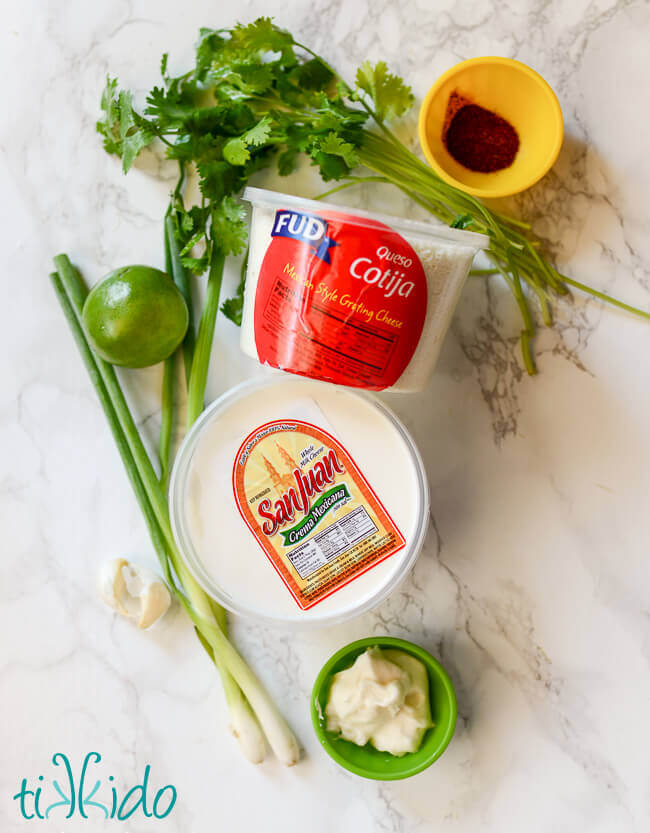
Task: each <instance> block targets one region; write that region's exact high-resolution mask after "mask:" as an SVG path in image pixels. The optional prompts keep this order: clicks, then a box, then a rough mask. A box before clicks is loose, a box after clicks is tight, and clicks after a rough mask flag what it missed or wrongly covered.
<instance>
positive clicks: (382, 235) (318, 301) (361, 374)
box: [255, 209, 427, 390]
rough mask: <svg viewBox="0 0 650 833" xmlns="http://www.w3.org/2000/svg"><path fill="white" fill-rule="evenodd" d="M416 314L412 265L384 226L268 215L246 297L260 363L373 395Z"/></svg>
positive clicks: (420, 291)
mask: <svg viewBox="0 0 650 833" xmlns="http://www.w3.org/2000/svg"><path fill="white" fill-rule="evenodd" d="M426 310H427V283H426V276H425V274H424V269H423V267H422V264H421V262H420V260H419V258H418V256H417V255H416V253H415V251H414V250H413V248H412V247H411V245H410V244H409V243H408V242H407V241H406V240H405V239H404V238H403V237H401V236H400V235H399V234H397V232H395V231H393V229H391V228H390V227H389V226H387V225H385V224H384V223H380V222H378V221H376V220H371V219H366V218H365V217H363V218H361V217H355V216H354V215H349V214H344V213H340V212H334V211H329V210H328V211H323V212H322V213H320V212H319V213H318V214H315V213H313V212H310V213H307V212H299V211H294V210H285V209H281V210H278V211H276V212H275V216H274V221H273V227H272V230H271V239H270V241H269V245H268V248H267V250H266V254H265V256H264V259H263V261H262V265H261V268H260V274H259V278H258V283H257V292H256V296H255V344H256V347H257V352H258V356H259V360H260V361H261V362H262V363H265V364H268V365H270V366H272V367H277V368H280V369H282V370H287V371H290V372H292V373H298V374H300V375H302V376H309V377H311V378H312V379H321V380H323V381H327V382H334V383H335V384H339V385H351V386H353V387H362V388H368V389H371V390H383V389H384V388H388V387H391V385H394V384H395V382H396V381H397V380H398V379H399V377H400V376H401V375H402V373H403V372H404V370H405V368H406V366H407V365H408V363H409V361H410V360H411V357H412V355H413V353H414V351H415V348H416V347H417V344H418V341H419V339H420V335H421V333H422V327H423V326H424V320H425V316H426Z"/></svg>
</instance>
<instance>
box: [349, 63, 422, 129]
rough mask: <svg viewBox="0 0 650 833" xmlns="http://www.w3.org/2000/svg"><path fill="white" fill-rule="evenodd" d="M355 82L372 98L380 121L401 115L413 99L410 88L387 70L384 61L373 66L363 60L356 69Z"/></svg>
mask: <svg viewBox="0 0 650 833" xmlns="http://www.w3.org/2000/svg"><path fill="white" fill-rule="evenodd" d="M356 84H357V88H358V89H360V90H363V92H364V93H366V95H368V96H369V97H370V98H371V99H372V101H373V104H374V107H375V112H376V114H377V118H378V119H379V120H380V121H383V120H384V119H385V120H387V121H390V120H391V119H394V118H399V117H400V116H403V115H404V113H406V111H407V110H408V109H409V108H410V107H411V106H412V104H413V102H414V101H415V98H414V96H413V93H412V92H411V88H410V87H409V86H407V85H406V84H405V83H404V81H402V79H401V78H400V77H399V76H398V75H393V74H392V73H390V72H388V67H387V66H386V62H385V61H378V62H377V63H376V64H375V65H374V67H373V65H372V64H371V63H370V61H364V62H363V63H362V64H361V66H360V67H359V69H358V70H357V75H356Z"/></svg>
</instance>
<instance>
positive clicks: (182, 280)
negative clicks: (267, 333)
mask: <svg viewBox="0 0 650 833" xmlns="http://www.w3.org/2000/svg"><path fill="white" fill-rule="evenodd" d="M182 172H183V168H181V181H182V176H183V173H182ZM165 251H166V252H167V251H168V252H169V261H168V266H167V267H166V268H167V271H168V273H169V274H170V275H171V276H172V278H173V279H174V283H175V284H176V286H177V287H178V288H179V290H180V292H181V295H182V296H183V298H184V299H185V304H186V305H187V311H188V313H189V323H188V325H187V332H186V333H185V337H184V338H183V363H184V366H185V381H186V384H187V385H189V382H190V371H191V368H192V360H193V358H194V345H195V342H196V336H195V332H194V316H193V310H194V303H193V300H192V287H191V285H190V277H189V274H188V272H187V269H186V268H185V267H184V266H183V262H182V260H181V254H180V250H179V248H178V242H177V240H176V234H175V227H174V219H173V217H172V206H171V205H170V207H169V209H168V211H167V214H166V215H165ZM166 260H167V258H166Z"/></svg>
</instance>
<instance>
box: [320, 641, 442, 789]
mask: <svg viewBox="0 0 650 833" xmlns="http://www.w3.org/2000/svg"><path fill="white" fill-rule="evenodd" d="M375 645H376V646H378V647H379V648H398V649H399V650H402V651H405V652H406V653H408V654H412V655H413V656H414V657H416V658H417V659H419V660H420V661H421V662H423V663H424V664H425V666H426V668H427V672H428V674H429V699H430V701H431V717H432V718H433V722H434V726H433V728H432V729H429V730H428V731H427V733H426V734H425V735H424V738H423V740H422V745H421V746H420V748H419V749H418V751H417V752H409V753H407V754H406V755H404V756H403V757H401V758H397V757H395V756H394V755H390V754H389V753H388V752H378V751H377V750H376V749H375V748H374V747H373V746H371V745H370V744H369V743H368V744H366V745H365V746H357V745H356V744H354V743H351V742H350V741H347V740H342V739H341V738H339V737H337V735H336V734H334V733H333V732H328V731H327V729H325V719H324V714H325V705H326V703H327V698H328V696H329V690H330V685H331V680H332V677H333V675H334V674H336V673H337V672H338V671H343V670H344V669H346V668H349V667H350V666H351V665H352V664H353V663H354V661H355V660H356V658H357V657H358V656H359V654H362V653H363V652H364V651H365V650H366V648H370V647H372V646H375ZM456 711H457V709H456V694H455V693H454V687H453V686H452V684H451V680H450V679H449V676H448V674H447V672H446V671H445V669H444V668H443V667H442V665H440V663H439V662H438V660H436V659H434V658H433V657H432V656H431V654H430V653H428V651H425V650H424V648H420V646H419V645H414V644H413V642H406V641H405V640H404V639H395V638H393V637H391V636H371V637H368V638H366V639H358V640H357V641H356V642H351V643H350V644H349V645H346V646H345V647H344V648H341V650H340V651H337V652H336V653H335V654H334V656H332V657H330V659H329V660H328V661H327V662H326V663H325V665H324V666H323V667H322V669H321V671H320V673H319V675H318V677H316V682H315V683H314V688H313V690H312V694H311V720H312V723H313V725H314V731H315V732H316V735H317V737H318V740H319V741H320V743H321V746H322V747H323V749H324V750H325V751H326V752H327V754H328V755H329V756H330V758H333V759H334V760H335V761H336V763H337V764H339V765H340V766H342V767H343V768H344V769H347V770H349V771H350V772H354V774H355V775H360V776H361V777H362V778H373V779H374V780H376V781H397V780H399V779H401V778H410V776H411V775H416V774H417V773H418V772H422V770H423V769H426V768H427V767H428V766H431V764H432V763H433V762H434V761H435V760H437V759H438V758H439V757H440V756H441V755H442V753H443V752H444V751H445V749H446V748H447V746H448V744H449V741H450V740H451V737H452V735H453V734H454V729H455V727H456Z"/></svg>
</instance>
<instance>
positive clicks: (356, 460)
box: [170, 374, 429, 627]
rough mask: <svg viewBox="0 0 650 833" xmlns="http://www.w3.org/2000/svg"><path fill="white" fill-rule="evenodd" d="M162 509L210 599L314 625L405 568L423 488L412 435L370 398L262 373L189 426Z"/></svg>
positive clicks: (363, 600)
mask: <svg viewBox="0 0 650 833" xmlns="http://www.w3.org/2000/svg"><path fill="white" fill-rule="evenodd" d="M170 510H171V519H172V529H173V532H174V537H175V539H176V542H177V544H178V546H179V548H180V550H181V552H182V554H183V556H184V558H185V560H186V563H187V565H188V567H189V569H190V570H191V572H192V573H193V575H194V577H195V578H196V579H197V581H198V582H199V583H200V584H201V586H202V587H203V588H204V590H205V591H206V593H208V594H209V595H210V596H211V597H212V598H213V599H215V600H216V601H217V602H219V603H220V604H221V605H223V606H224V607H226V608H228V609H230V610H232V611H234V612H235V613H239V614H242V615H244V616H249V617H253V618H256V619H260V620H262V621H265V622H269V623H276V624H281V625H291V626H297V627H300V626H303V627H322V626H324V625H331V624H335V623H338V622H343V621H345V620H346V619H350V618H352V617H354V616H357V615H359V614H361V613H363V612H364V611H367V610H369V609H370V608H372V607H374V606H375V605H377V604H378V603H379V602H380V601H382V599H385V598H386V596H388V594H389V593H391V592H392V591H393V590H394V589H395V588H396V587H397V585H398V584H399V583H400V581H401V580H402V579H403V578H404V577H405V576H406V575H407V574H408V572H409V570H410V569H411V567H412V566H413V563H414V562H415V559H416V558H417V556H418V554H419V552H420V549H421V547H422V542H423V540H424V534H425V531H426V528H427V523H428V513H429V493H428V487H427V481H426V477H425V473H424V467H423V465H422V460H421V458H420V455H419V454H418V451H417V449H416V447H415V444H414V443H413V440H412V439H411V437H410V436H409V434H408V432H407V431H406V429H405V428H404V426H403V425H402V424H401V422H400V421H399V420H398V419H397V417H396V416H395V415H394V414H392V413H391V412H390V411H389V410H388V409H387V408H386V407H385V406H384V405H383V404H382V403H380V402H379V401H378V400H376V399H375V398H374V397H372V395H370V394H365V393H364V394H361V393H357V392H355V391H351V390H350V389H349V388H344V387H338V386H334V385H327V384H323V383H322V382H315V381H312V380H308V379H300V378H297V377H290V376H286V375H282V374H274V375H273V376H271V377H270V378H267V379H264V380H261V381H260V380H256V381H252V382H245V383H243V384H241V385H239V386H238V387H236V388H234V389H233V390H231V391H229V392H228V393H226V394H224V395H223V396H222V397H220V398H219V399H217V400H216V401H215V402H213V403H212V405H210V406H209V407H208V408H207V410H206V411H205V412H204V413H203V414H202V415H201V417H200V418H199V419H198V421H197V422H196V423H195V424H194V426H193V427H192V429H191V430H190V432H189V433H188V435H187V437H186V438H185V440H184V442H183V444H182V446H181V448H180V450H179V453H178V456H177V460H176V463H175V466H174V469H173V472H172V477H171V483H170Z"/></svg>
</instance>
